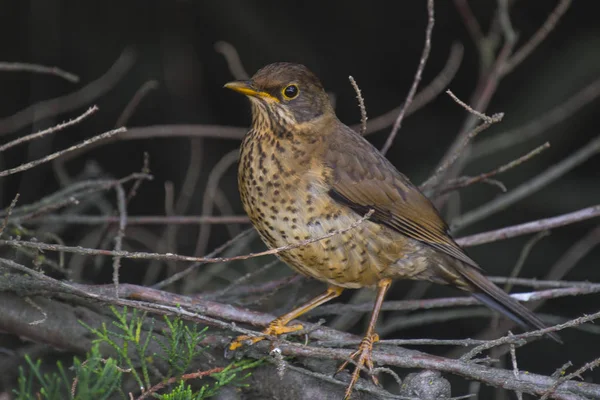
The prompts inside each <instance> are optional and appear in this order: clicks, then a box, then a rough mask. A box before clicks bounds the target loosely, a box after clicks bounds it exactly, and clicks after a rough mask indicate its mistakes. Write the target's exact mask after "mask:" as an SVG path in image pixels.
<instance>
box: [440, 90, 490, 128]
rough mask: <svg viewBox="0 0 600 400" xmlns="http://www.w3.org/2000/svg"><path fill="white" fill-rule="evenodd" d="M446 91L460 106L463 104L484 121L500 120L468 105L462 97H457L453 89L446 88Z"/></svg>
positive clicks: (463, 106)
mask: <svg viewBox="0 0 600 400" xmlns="http://www.w3.org/2000/svg"><path fill="white" fill-rule="evenodd" d="M446 93H447V94H448V96H450V97H451V98H452V100H454V101H455V102H456V103H458V105H459V106H461V107H462V108H464V109H465V110H467V111H468V112H469V113H471V114H473V115H474V116H476V117H477V118H479V119H480V120H482V121H483V122H487V123H489V124H491V123H494V122H498V121H494V116H491V117H490V116H487V115H485V114H484V113H482V112H479V111H477V110H475V109H474V108H473V107H471V106H470V105H468V104H467V103H465V102H464V101H462V100H461V99H459V98H458V97H456V95H455V94H454V93H452V90H450V89H448V90H446Z"/></svg>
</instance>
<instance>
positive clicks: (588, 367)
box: [540, 357, 600, 400]
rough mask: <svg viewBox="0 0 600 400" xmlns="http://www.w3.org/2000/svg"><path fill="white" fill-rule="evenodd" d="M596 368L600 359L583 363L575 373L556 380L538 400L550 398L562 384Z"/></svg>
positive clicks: (599, 363) (599, 364)
mask: <svg viewBox="0 0 600 400" xmlns="http://www.w3.org/2000/svg"><path fill="white" fill-rule="evenodd" d="M598 366H600V357H599V358H596V359H595V360H592V361H590V362H588V363H585V364H584V365H583V366H581V367H580V368H578V369H577V370H576V371H574V372H571V373H570V374H568V375H565V376H561V377H560V378H558V379H557V380H556V382H555V383H554V385H552V387H551V388H549V389H548V391H547V392H546V393H544V395H543V396H542V397H540V400H546V399H547V398H548V397H550V396H551V395H552V394H553V393H554V392H555V391H556V389H558V387H559V386H560V385H561V384H562V383H564V382H567V381H570V380H571V379H573V378H581V374H582V373H584V372H585V371H588V370H592V369H594V368H596V367H598Z"/></svg>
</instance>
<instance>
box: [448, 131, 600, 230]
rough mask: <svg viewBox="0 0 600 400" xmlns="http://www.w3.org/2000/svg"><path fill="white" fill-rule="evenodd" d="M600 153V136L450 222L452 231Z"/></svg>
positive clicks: (514, 201) (475, 220) (515, 200)
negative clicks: (541, 171)
mask: <svg viewBox="0 0 600 400" xmlns="http://www.w3.org/2000/svg"><path fill="white" fill-rule="evenodd" d="M599 152H600V136H598V137H596V138H594V139H593V140H591V141H590V142H589V143H588V144H587V145H585V146H583V147H582V148H581V149H579V150H577V151H576V152H575V153H573V154H571V155H570V156H568V157H567V158H565V159H564V160H562V161H561V162H559V163H558V164H556V165H553V166H551V167H549V168H547V169H546V170H545V171H544V172H543V173H541V174H539V175H538V176H536V177H535V178H532V179H530V180H529V181H527V182H524V183H522V184H521V185H519V186H518V187H516V188H515V189H513V190H512V191H510V192H508V193H506V194H504V195H502V196H499V197H496V198H495V199H494V200H492V201H490V202H489V203H486V204H484V205H482V206H480V207H478V208H476V209H474V210H472V211H469V212H467V213H465V214H463V215H461V216H460V217H458V218H456V219H455V220H454V221H452V224H451V226H452V229H453V230H455V231H457V230H460V229H462V228H464V227H466V226H468V225H470V224H473V223H475V222H477V221H480V220H481V219H483V218H485V217H488V216H490V215H492V214H495V213H497V212H498V211H501V210H503V209H505V208H507V207H509V206H510V205H512V204H514V203H516V202H517V201H519V200H521V199H523V198H524V197H527V196H529V195H530V194H532V193H535V192H536V191H538V190H540V189H541V188H543V187H544V186H546V185H548V184H549V183H551V182H553V181H555V180H556V179H558V178H560V177H561V176H563V175H564V174H566V173H567V172H568V171H570V170H571V169H573V168H575V167H576V166H578V165H579V164H581V163H583V162H584V161H586V160H588V159H589V158H590V157H592V156H594V155H596V154H597V153H599Z"/></svg>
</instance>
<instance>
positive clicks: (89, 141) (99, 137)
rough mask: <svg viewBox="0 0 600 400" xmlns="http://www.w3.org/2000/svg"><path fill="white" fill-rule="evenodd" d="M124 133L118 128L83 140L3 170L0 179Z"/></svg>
mask: <svg viewBox="0 0 600 400" xmlns="http://www.w3.org/2000/svg"><path fill="white" fill-rule="evenodd" d="M125 131H126V129H125V128H119V129H114V130H112V131H108V132H105V133H102V134H100V135H97V136H94V137H92V138H90V139H87V140H84V141H83V142H81V143H79V144H76V145H74V146H71V147H69V148H67V149H64V150H60V151H57V152H55V153H52V154H49V155H47V156H46V157H42V158H40V159H38V160H35V161H31V162H28V163H25V164H21V165H19V166H18V167H15V168H10V169H7V170H4V171H2V172H0V177H4V176H8V175H12V174H16V173H18V172H23V171H27V170H28V169H31V168H34V167H37V166H38V165H41V164H44V163H47V162H48V161H52V160H54V159H56V158H58V157H60V156H62V155H63V154H66V153H69V152H71V151H74V150H77V149H80V148H82V147H85V146H88V145H90V144H92V143H95V142H98V141H101V140H104V139H108V138H110V137H112V136H115V135H117V134H119V133H121V132H125Z"/></svg>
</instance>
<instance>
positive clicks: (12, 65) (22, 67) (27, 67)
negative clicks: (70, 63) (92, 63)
mask: <svg viewBox="0 0 600 400" xmlns="http://www.w3.org/2000/svg"><path fill="white" fill-rule="evenodd" d="M0 71H10V72H21V71H23V72H33V73H36V74H48V75H54V76H58V77H59V78H62V79H64V80H66V81H69V82H71V83H77V82H79V77H78V76H77V75H75V74H73V73H71V72H67V71H64V70H62V69H60V68H58V67H47V66H45V65H39V64H29V63H20V62H0Z"/></svg>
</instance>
